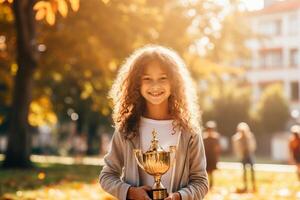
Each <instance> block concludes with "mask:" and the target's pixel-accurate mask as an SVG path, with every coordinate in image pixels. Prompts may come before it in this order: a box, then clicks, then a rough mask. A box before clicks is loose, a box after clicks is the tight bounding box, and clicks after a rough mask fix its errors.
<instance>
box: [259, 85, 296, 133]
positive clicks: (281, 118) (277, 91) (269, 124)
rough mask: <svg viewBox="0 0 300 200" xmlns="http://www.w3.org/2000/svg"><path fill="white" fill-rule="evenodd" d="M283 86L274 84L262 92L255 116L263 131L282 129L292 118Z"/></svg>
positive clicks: (270, 131) (269, 131)
mask: <svg viewBox="0 0 300 200" xmlns="http://www.w3.org/2000/svg"><path fill="white" fill-rule="evenodd" d="M282 91H283V90H282V86H281V85H278V84H273V85H270V86H268V87H267V88H266V89H265V90H264V91H263V93H262V95H261V98H260V100H259V101H258V103H257V105H256V109H255V113H254V118H255V119H256V121H257V122H258V124H259V127H261V129H262V132H263V133H267V134H272V133H274V132H277V131H282V130H284V128H285V125H286V123H287V121H288V120H289V119H290V114H289V107H288V103H287V100H286V98H285V97H284V95H283V92H282Z"/></svg>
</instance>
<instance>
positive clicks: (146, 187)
mask: <svg viewBox="0 0 300 200" xmlns="http://www.w3.org/2000/svg"><path fill="white" fill-rule="evenodd" d="M142 188H143V189H144V190H146V191H150V190H151V189H152V188H151V187H150V186H148V185H144V186H142Z"/></svg>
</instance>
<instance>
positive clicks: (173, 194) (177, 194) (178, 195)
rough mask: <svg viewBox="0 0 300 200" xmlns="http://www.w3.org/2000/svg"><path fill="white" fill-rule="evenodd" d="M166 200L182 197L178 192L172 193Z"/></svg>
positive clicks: (177, 199) (175, 199)
mask: <svg viewBox="0 0 300 200" xmlns="http://www.w3.org/2000/svg"><path fill="white" fill-rule="evenodd" d="M164 200H181V199H180V194H179V193H178V192H175V193H171V194H170V195H169V196H168V197H167V198H165V199H164Z"/></svg>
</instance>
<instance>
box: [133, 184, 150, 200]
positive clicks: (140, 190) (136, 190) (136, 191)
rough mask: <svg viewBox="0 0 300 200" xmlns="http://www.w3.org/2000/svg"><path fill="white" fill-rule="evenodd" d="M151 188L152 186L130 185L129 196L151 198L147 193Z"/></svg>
mask: <svg viewBox="0 0 300 200" xmlns="http://www.w3.org/2000/svg"><path fill="white" fill-rule="evenodd" d="M150 190H151V187H150V186H141V187H130V188H129V190H128V192H127V198H128V199H134V200H151V199H150V197H149V196H148V194H147V191H150Z"/></svg>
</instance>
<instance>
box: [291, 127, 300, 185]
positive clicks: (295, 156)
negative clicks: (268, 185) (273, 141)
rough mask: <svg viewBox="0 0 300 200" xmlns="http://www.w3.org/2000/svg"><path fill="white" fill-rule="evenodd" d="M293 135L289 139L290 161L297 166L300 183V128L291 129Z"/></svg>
mask: <svg viewBox="0 0 300 200" xmlns="http://www.w3.org/2000/svg"><path fill="white" fill-rule="evenodd" d="M290 131H291V133H292V135H291V136H290V138H289V150H290V161H291V163H292V164H295V165H296V166H297V174H298V180H299V181H300V126H299V125H294V126H292V127H291V130H290Z"/></svg>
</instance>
